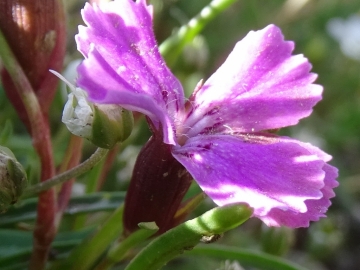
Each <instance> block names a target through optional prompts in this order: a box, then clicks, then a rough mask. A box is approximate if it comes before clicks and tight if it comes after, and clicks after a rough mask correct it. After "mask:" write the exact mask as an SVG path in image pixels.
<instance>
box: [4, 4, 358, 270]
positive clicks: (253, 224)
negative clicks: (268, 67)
mask: <svg viewBox="0 0 360 270" xmlns="http://www.w3.org/2000/svg"><path fill="white" fill-rule="evenodd" d="M209 2H210V1H209V0H196V1H191V0H178V1H177V0H163V1H160V0H151V1H150V3H151V4H153V5H154V7H155V16H154V17H155V22H154V24H155V31H156V36H157V39H158V41H159V43H161V42H162V41H163V40H165V39H166V38H167V37H168V36H169V35H171V33H173V31H174V30H176V29H178V28H179V27H180V26H181V25H183V24H185V23H187V22H188V21H189V19H191V18H192V17H193V16H194V15H196V14H197V13H198V12H199V11H200V10H201V9H202V8H203V7H204V6H205V5H207V4H208V3H209ZM65 4H66V7H67V19H68V50H67V52H68V54H67V57H66V61H65V63H66V65H68V64H69V63H71V62H72V61H73V60H75V59H79V58H81V55H80V54H79V53H78V52H77V51H76V46H75V42H74V35H75V34H76V33H77V25H78V24H83V23H82V21H81V17H80V9H81V8H82V7H83V5H84V1H74V0H67V1H65ZM354 14H355V15H356V14H357V15H358V16H360V1H359V0H271V1H270V0H239V1H238V2H237V3H235V4H234V5H233V6H231V7H230V8H229V9H228V10H227V11H226V12H224V13H223V14H221V15H220V16H218V17H217V18H216V19H214V20H213V21H212V22H211V23H210V24H209V25H208V26H207V27H206V28H205V30H204V31H203V32H202V35H201V36H198V37H197V38H196V39H195V40H194V42H193V43H192V44H190V45H188V46H187V47H186V48H185V50H184V52H183V54H182V56H181V58H180V59H179V60H178V62H177V63H176V64H175V65H174V66H173V67H171V68H172V70H173V72H174V73H175V74H176V75H177V76H178V78H179V79H180V80H181V81H182V83H183V85H184V87H185V90H186V92H187V95H189V94H190V93H191V92H192V90H193V88H194V86H195V85H196V83H197V82H198V81H199V80H200V79H201V78H205V79H206V78H208V77H209V76H210V75H211V74H212V73H213V72H214V71H215V70H216V68H217V67H218V66H219V65H220V64H221V63H222V62H223V61H224V60H225V58H226V57H227V55H228V54H229V52H230V51H231V50H232V48H233V47H234V44H235V43H236V42H237V41H239V40H240V39H241V38H242V37H244V36H245V35H246V34H247V32H249V31H250V30H257V29H261V28H264V27H265V26H266V25H268V24H276V25H278V26H279V27H280V28H281V29H282V31H283V33H284V36H285V39H286V40H293V41H295V44H296V48H295V53H297V54H298V53H302V54H304V55H305V56H306V57H307V58H308V59H309V60H310V62H311V63H312V64H313V70H312V71H313V72H314V73H317V74H318V80H317V83H318V84H321V85H323V86H324V94H323V100H322V101H321V102H320V103H319V104H318V105H317V106H316V107H315V110H314V112H313V114H312V115H311V116H310V117H309V118H307V119H303V120H302V121H301V122H300V124H299V125H297V126H296V127H291V128H287V129H284V130H281V131H280V134H284V135H289V136H291V137H294V138H298V139H300V140H302V141H307V142H310V143H312V144H314V145H317V146H319V147H321V148H322V149H323V150H325V151H326V152H328V153H330V154H331V155H332V156H333V160H332V161H331V164H332V165H334V166H336V167H338V168H339V172H340V176H339V182H340V187H339V188H337V189H336V194H337V196H336V198H334V199H333V200H332V201H333V205H332V206H331V207H330V210H329V211H328V218H327V219H321V220H320V221H319V222H316V223H313V224H312V225H311V226H310V228H306V229H298V230H290V229H284V228H281V229H274V228H267V227H266V226H264V225H262V224H261V222H259V221H258V220H250V221H248V222H247V223H246V224H245V225H243V226H242V227H240V228H238V229H236V230H233V231H231V232H229V233H228V234H226V235H225V236H224V237H223V238H222V239H221V240H220V241H219V242H218V243H220V244H224V245H232V246H238V247H245V248H250V249H252V250H262V251H265V252H268V253H270V254H275V255H280V256H284V257H286V258H288V259H290V260H292V261H295V262H298V263H299V264H301V265H303V266H304V267H307V268H309V269H320V270H321V269H330V270H335V269H339V270H340V269H349V270H356V269H360V137H359V135H360V56H359V60H356V59H355V58H354V57H353V58H351V57H348V56H345V54H344V52H343V51H342V50H341V45H340V43H339V40H337V39H335V38H334V37H333V36H332V35H331V34H330V32H329V30H328V29H329V21H330V20H332V19H334V18H341V19H342V20H343V21H342V23H343V26H344V25H345V21H346V20H347V19H348V18H349V17H350V16H352V15H354ZM356 29H357V30H356ZM359 32H360V24H358V25H357V26H356V25H355V26H353V30H352V31H349V30H346V29H345V28H344V29H343V33H345V34H346V35H345V37H347V38H353V40H354V42H353V46H357V47H358V48H359V49H358V51H360V33H359ZM351 35H353V37H352V36H351ZM63 104H64V95H63V93H61V91H60V90H59V92H58V94H57V97H56V99H55V101H54V104H53V106H52V113H51V116H50V117H51V122H52V133H53V141H54V148H55V155H56V160H57V162H59V163H60V161H61V158H62V156H63V154H64V153H63V149H64V147H65V146H66V144H67V140H68V138H69V134H68V132H67V130H66V128H64V126H63V125H62V124H61V121H60V119H61V113H62V107H63ZM0 107H1V108H2V110H1V114H0V127H1V131H0V143H1V144H2V145H5V146H7V147H9V148H11V149H12V150H13V151H14V153H15V154H16V156H17V157H18V159H19V161H20V162H21V163H22V164H24V165H25V166H26V168H27V171H28V173H29V175H30V177H29V178H30V180H32V179H36V178H37V176H38V173H39V172H38V171H37V170H36V169H34V168H36V164H37V162H38V161H37V159H36V155H35V154H34V152H33V150H32V146H31V141H30V138H29V136H28V135H27V134H26V132H25V128H24V127H23V125H22V124H21V123H20V121H19V120H18V117H17V115H16V112H15V111H14V110H13V109H12V107H11V105H10V104H9V102H8V101H7V98H6V96H5V94H4V92H3V91H2V90H1V91H0ZM135 134H136V136H137V137H136V138H135V139H134V141H133V142H132V143H133V146H132V147H131V148H128V150H125V151H124V152H123V154H122V155H121V156H119V157H118V158H117V159H116V160H115V164H114V166H113V169H112V171H111V174H110V177H109V179H108V180H107V182H106V183H105V186H104V190H114V189H119V190H120V189H126V185H127V184H126V181H128V178H129V172H131V169H130V170H129V167H130V168H131V162H130V163H129V162H128V161H129V160H130V161H131V160H133V159H134V157H135V154H136V153H137V151H138V150H139V147H140V146H141V145H142V144H143V143H144V142H145V141H146V140H147V139H148V137H149V134H150V133H149V131H148V130H147V127H146V125H144V124H142V125H141V126H140V127H139V129H138V131H137V132H136V133H135ZM93 149H94V148H93V147H92V146H91V145H90V144H87V145H86V148H85V149H84V155H85V156H86V155H88V154H89V153H91V152H92V151H93ZM239 154H241V153H239ZM211 206H212V204H211V203H210V202H206V203H204V204H203V205H202V206H201V207H200V208H199V209H198V210H197V213H201V212H202V211H204V209H207V208H209V207H211ZM0 219H1V217H0ZM95 220H98V222H100V221H99V220H101V218H98V219H96V218H95ZM14 226H15V225H14ZM67 229H68V226H66V220H65V225H63V228H62V230H64V231H66V230H67ZM240 265H241V262H240ZM122 267H123V266H121V265H120V266H119V269H122ZM239 267H240V266H239V265H237V264H236V263H234V262H232V261H228V262H224V261H220V260H215V259H210V258H209V257H206V258H205V257H204V258H202V257H197V258H196V259H194V257H186V256H184V257H182V258H179V259H177V260H175V261H173V262H171V263H170V264H169V265H168V266H166V267H165V268H164V269H194V270H195V269H198V270H201V269H206V270H209V269H228V270H230V269H241V268H239ZM244 267H245V269H255V268H250V267H246V266H244ZM0 269H1V266H0Z"/></svg>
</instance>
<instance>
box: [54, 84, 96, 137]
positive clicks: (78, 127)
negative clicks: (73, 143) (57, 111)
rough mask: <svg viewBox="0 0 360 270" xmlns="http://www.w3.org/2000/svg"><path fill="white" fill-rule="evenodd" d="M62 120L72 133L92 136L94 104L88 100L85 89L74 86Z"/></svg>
mask: <svg viewBox="0 0 360 270" xmlns="http://www.w3.org/2000/svg"><path fill="white" fill-rule="evenodd" d="M61 120H62V122H63V123H64V124H65V125H66V126H67V128H68V129H69V131H70V132H71V133H72V134H74V135H77V136H80V137H84V138H87V139H90V138H91V136H92V135H91V134H92V123H93V121H94V106H93V105H92V104H91V103H90V102H88V99H87V93H86V92H85V91H83V90H81V89H80V88H74V89H73V91H72V92H71V93H70V94H69V95H68V101H67V102H66V104H65V107H64V111H63V116H62V119H61Z"/></svg>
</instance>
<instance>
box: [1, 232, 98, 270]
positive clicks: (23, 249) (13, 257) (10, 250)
mask: <svg viewBox="0 0 360 270" xmlns="http://www.w3.org/2000/svg"><path fill="white" fill-rule="evenodd" d="M92 231H93V228H90V229H89V228H88V229H85V230H81V231H75V232H63V233H59V234H58V235H57V236H56V238H55V240H54V242H53V243H52V251H53V252H54V253H56V254H57V256H61V255H62V254H66V253H67V252H69V250H71V249H72V248H74V246H77V245H79V244H80V243H81V241H82V240H83V239H84V238H85V237H87V236H88V235H89V234H90V233H91V232H92ZM32 249H33V235H32V232H24V231H19V230H8V229H2V230H0V265H1V269H3V267H5V266H6V267H9V269H13V268H14V269H17V265H18V266H19V267H20V266H22V265H27V264H28V260H29V259H30V255H31V252H32Z"/></svg>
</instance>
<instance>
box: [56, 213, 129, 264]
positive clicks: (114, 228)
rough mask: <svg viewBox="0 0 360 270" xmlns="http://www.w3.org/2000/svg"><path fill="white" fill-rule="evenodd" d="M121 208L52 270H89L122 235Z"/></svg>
mask: <svg viewBox="0 0 360 270" xmlns="http://www.w3.org/2000/svg"><path fill="white" fill-rule="evenodd" d="M123 211H124V209H123V206H120V207H118V208H117V209H116V210H115V212H114V213H113V214H112V215H111V216H110V217H109V218H108V220H107V221H106V222H105V223H104V224H103V225H102V226H99V227H98V228H97V230H96V231H95V232H94V234H92V235H91V237H89V238H86V239H84V241H83V242H82V243H81V244H80V245H78V246H77V247H76V248H75V249H74V250H72V252H71V253H70V255H69V257H68V258H67V259H66V261H64V262H63V264H61V265H60V266H57V268H54V269H69V270H70V269H73V270H85V269H91V267H92V265H93V264H94V263H95V262H96V261H97V260H98V259H99V258H100V256H101V255H102V254H103V253H104V252H105V250H106V249H107V248H108V246H109V245H110V244H111V243H112V242H114V241H115V240H116V239H117V238H118V237H119V236H120V234H121V233H122V231H123V225H122V214H123Z"/></svg>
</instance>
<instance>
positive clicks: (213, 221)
mask: <svg viewBox="0 0 360 270" xmlns="http://www.w3.org/2000/svg"><path fill="white" fill-rule="evenodd" d="M252 213H253V210H252V208H250V207H249V206H248V205H246V204H231V205H226V206H222V207H217V208H214V209H211V210H210V211H207V212H206V213H204V214H203V215H201V216H200V217H197V218H194V219H192V220H189V221H187V222H185V223H183V224H180V225H179V226H177V227H175V228H173V229H171V230H169V231H167V232H166V233H164V234H162V235H161V236H159V237H158V238H156V239H155V240H153V241H152V242H151V243H150V244H149V245H148V246H147V247H145V248H144V249H143V250H142V251H141V252H140V253H139V254H138V255H137V256H136V257H135V258H134V259H133V260H132V261H131V262H130V264H129V265H128V266H127V267H126V270H139V269H147V270H156V269H160V268H161V267H162V266H163V265H165V264H166V263H167V262H168V261H170V260H171V259H173V258H174V257H176V256H177V255H180V254H182V253H183V252H184V251H186V250H190V249H192V248H193V247H194V246H195V245H197V244H198V243H199V242H200V241H201V240H206V239H208V240H211V239H213V237H214V238H216V236H217V235H218V234H222V233H224V232H225V231H228V230H230V229H233V228H235V227H237V226H239V225H240V224H242V223H243V222H245V221H246V220H248V219H249V218H250V216H251V215H252ZM204 238H206V239H204Z"/></svg>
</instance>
